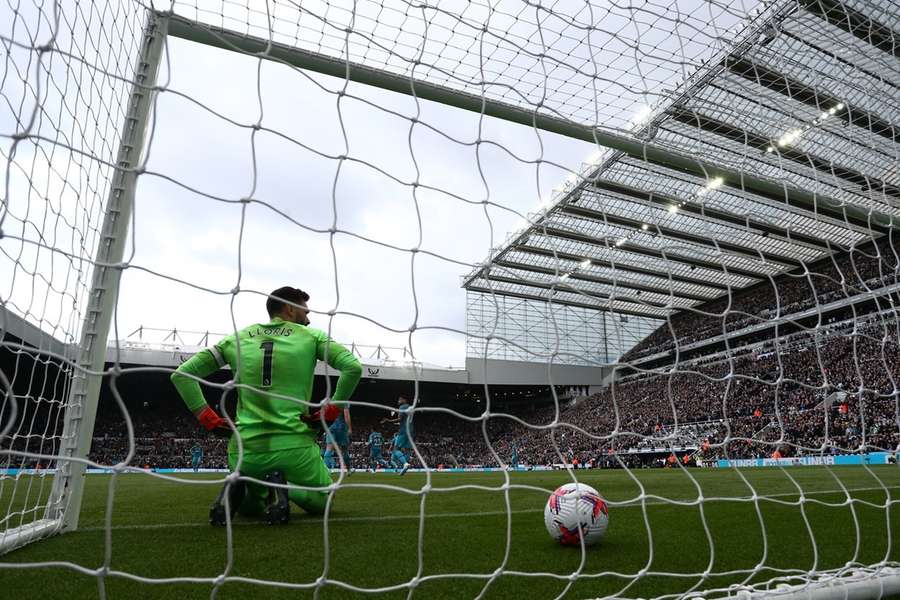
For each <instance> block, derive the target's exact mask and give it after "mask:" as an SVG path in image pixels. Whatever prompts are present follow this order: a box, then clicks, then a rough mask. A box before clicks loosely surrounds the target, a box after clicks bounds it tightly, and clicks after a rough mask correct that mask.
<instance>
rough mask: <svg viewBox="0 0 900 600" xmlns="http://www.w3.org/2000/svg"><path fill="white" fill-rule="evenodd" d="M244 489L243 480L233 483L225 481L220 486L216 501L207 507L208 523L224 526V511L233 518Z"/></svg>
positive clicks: (242, 497) (241, 499) (241, 500)
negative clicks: (226, 506)
mask: <svg viewBox="0 0 900 600" xmlns="http://www.w3.org/2000/svg"><path fill="white" fill-rule="evenodd" d="M245 489H246V488H245V487H244V482H243V481H238V482H235V483H231V482H226V483H225V485H224V486H222V489H221V491H219V495H218V496H217V497H216V501H215V502H213V505H212V506H211V507H210V509H209V524H210V525H216V526H219V527H224V526H225V524H226V522H227V520H226V519H227V517H226V512H227V513H229V516H230V517H231V518H232V519H234V515H235V514H236V513H237V509H238V507H239V506H240V505H241V502H243V501H244V491H245ZM226 494H228V509H227V511H226V508H225V495H226Z"/></svg>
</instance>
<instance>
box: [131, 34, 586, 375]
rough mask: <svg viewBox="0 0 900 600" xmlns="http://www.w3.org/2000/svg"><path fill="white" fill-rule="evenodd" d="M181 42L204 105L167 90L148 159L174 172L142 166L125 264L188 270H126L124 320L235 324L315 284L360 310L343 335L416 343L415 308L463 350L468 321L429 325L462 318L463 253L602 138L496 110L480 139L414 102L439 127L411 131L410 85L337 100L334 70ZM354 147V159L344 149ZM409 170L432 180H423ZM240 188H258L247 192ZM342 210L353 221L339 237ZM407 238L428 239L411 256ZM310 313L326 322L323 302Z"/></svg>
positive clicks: (434, 337) (177, 55) (185, 69)
mask: <svg viewBox="0 0 900 600" xmlns="http://www.w3.org/2000/svg"><path fill="white" fill-rule="evenodd" d="M169 50H170V56H171V63H170V64H171V72H170V73H171V79H170V83H169V87H170V89H172V90H177V91H178V92H180V93H183V94H185V95H187V96H190V97H191V98H192V99H193V100H195V101H196V102H197V103H199V104H202V105H203V106H202V107H201V106H199V104H195V103H193V102H191V101H188V100H186V99H185V98H183V97H181V96H178V95H176V94H162V95H161V96H160V97H159V101H158V111H157V119H156V127H155V131H154V136H153V143H152V146H151V149H150V158H149V161H148V164H147V168H148V170H149V171H155V172H160V173H165V174H166V175H167V176H168V177H171V178H172V179H173V180H175V181H177V182H178V184H180V185H178V184H175V183H172V182H170V181H166V180H165V179H162V178H159V177H153V176H144V177H141V179H140V184H139V188H138V191H137V201H136V207H135V216H136V219H135V223H136V231H135V235H134V255H133V257H132V258H131V263H132V264H133V265H135V266H138V267H141V268H144V269H149V270H151V271H154V272H156V273H159V274H161V275H165V276H166V277H168V278H172V279H174V280H181V281H171V280H166V279H161V278H160V277H159V276H156V275H151V274H149V273H147V272H145V271H141V270H137V269H132V270H129V271H127V272H126V274H125V277H124V279H123V282H122V289H121V294H120V301H119V307H118V319H119V323H120V326H121V327H122V329H123V330H125V329H130V328H134V327H136V326H137V325H138V324H144V325H147V326H152V327H162V328H167V327H178V328H179V329H191V330H199V331H205V330H211V331H229V330H231V329H232V328H233V326H234V325H232V320H231V315H232V314H233V315H234V323H235V324H236V325H237V326H238V327H242V326H243V325H245V324H249V323H252V322H256V321H258V320H260V319H263V318H264V317H265V312H264V297H263V296H260V295H259V293H260V292H268V291H270V290H271V289H274V288H276V287H279V286H281V285H286V284H287V285H296V286H298V287H301V288H302V289H304V290H306V291H308V292H309V293H310V295H311V296H312V298H311V300H310V306H311V307H312V308H313V309H314V310H315V311H319V312H328V311H330V310H332V309H336V310H338V311H340V312H341V313H349V314H341V315H338V316H336V317H335V318H334V319H333V320H332V321H331V323H330V326H331V330H332V335H333V337H334V338H335V339H338V340H341V341H348V342H349V341H355V342H357V343H362V344H385V345H388V346H409V344H410V340H409V333H408V330H409V329H410V328H411V327H412V326H413V325H414V324H415V327H416V329H417V331H416V332H415V334H413V337H412V341H411V343H412V347H413V349H414V351H415V354H416V356H417V357H418V358H419V359H420V360H424V361H427V362H432V363H436V364H444V365H450V364H453V365H461V364H462V362H463V360H464V338H463V336H462V335H461V334H460V333H452V332H448V331H443V330H429V329H427V328H428V327H443V328H448V329H452V330H456V331H457V332H461V331H464V330H465V292H464V291H463V290H462V289H461V288H460V276H461V275H463V274H464V273H466V272H467V271H468V270H469V267H468V266H467V265H468V264H471V263H474V262H475V261H478V260H480V259H483V258H484V257H485V256H486V254H487V252H488V249H489V248H490V247H491V245H492V244H494V245H496V244H498V243H500V242H501V241H502V240H503V239H504V238H505V236H506V233H507V232H508V231H511V230H512V229H515V228H516V227H518V226H519V225H520V224H521V221H522V218H523V217H524V216H525V214H526V213H527V212H529V211H532V210H534V209H535V208H537V207H538V206H539V204H540V202H541V198H542V197H544V198H546V197H548V196H549V195H550V194H551V190H552V188H553V187H554V186H557V185H559V184H560V183H561V182H562V181H563V180H564V179H565V178H566V177H567V175H568V172H566V171H564V170H561V169H559V168H557V167H555V166H552V165H550V164H548V162H547V161H549V162H555V163H557V164H560V165H574V166H575V167H580V164H581V161H582V160H583V159H584V158H585V157H587V156H588V154H590V152H591V150H592V148H591V147H590V145H589V144H586V143H583V142H577V141H574V140H570V139H567V138H562V137H560V136H555V135H551V134H547V133H538V132H536V131H535V130H533V129H530V128H527V127H522V126H518V125H513V124H509V123H506V122H502V121H498V120H495V119H490V118H485V119H484V120H483V121H482V122H481V127H482V134H481V137H482V138H483V139H485V140H490V143H485V144H482V145H480V147H479V148H478V149H477V150H476V148H475V145H474V144H473V142H474V140H475V139H477V137H478V128H479V118H478V115H475V114H472V113H466V112H463V111H459V110H454V109H450V108H447V107H443V106H441V105H438V104H434V103H430V102H427V101H420V102H419V103H418V109H419V110H420V111H421V116H420V119H421V121H423V122H427V123H428V124H430V125H431V126H433V127H434V128H435V129H437V130H439V131H440V132H442V133H438V132H436V131H433V130H431V129H429V128H427V127H425V126H422V125H418V126H415V127H413V128H412V131H411V130H410V125H411V122H410V121H409V119H408V117H409V116H412V115H414V114H416V110H417V106H416V103H415V101H413V100H412V99H411V98H410V97H407V96H402V95H398V94H393V93H390V92H384V91H380V90H374V89H371V88H366V87H364V86H358V85H351V86H350V88H349V91H351V92H352V93H353V94H354V95H358V96H360V97H363V98H366V99H368V100H370V101H371V102H372V103H374V104H376V105H377V106H378V107H379V108H374V107H373V106H369V105H366V104H364V103H362V102H360V101H358V100H353V99H348V98H346V97H345V98H344V99H343V100H342V101H341V102H340V105H339V104H338V101H337V99H338V97H337V95H336V94H335V93H334V90H336V89H340V88H341V87H342V86H343V83H344V82H343V81H341V80H338V79H334V78H328V77H325V76H315V77H313V76H309V75H301V74H298V72H296V71H293V70H291V69H289V68H287V67H284V66H281V65H276V64H273V63H270V62H264V63H263V64H262V65H260V64H259V61H258V60H256V59H252V58H249V57H245V56H242V55H239V54H235V53H227V52H223V51H219V50H214V49H210V48H204V47H201V46H197V45H194V44H190V43H188V42H182V41H178V40H172V41H170V44H169ZM163 77H165V74H163ZM257 88H258V89H259V91H260V96H261V98H262V104H261V106H260V104H259V102H258V98H257ZM204 107H205V108H204ZM211 111H214V112H216V113H219V114H220V115H222V116H223V117H227V118H229V119H231V120H233V121H236V122H239V123H245V124H250V123H255V122H257V121H260V120H261V123H262V125H263V126H265V127H266V128H267V129H271V130H274V131H277V132H279V134H282V135H276V134H273V133H269V132H263V131H258V132H257V133H256V134H255V135H252V131H253V130H252V129H250V128H241V127H237V126H234V125H231V124H228V123H227V122H225V121H224V120H223V119H222V118H220V117H218V116H216V115H214V114H212V112H211ZM387 111H394V112H396V113H398V114H400V115H403V117H400V116H395V115H392V114H389V113H388V112H387ZM260 116H261V117H262V118H261V119H260ZM442 134H443V135H442ZM344 136H346V148H345V145H344V144H345V142H344ZM445 136H447V137H445ZM448 137H452V138H455V139H456V140H458V141H451V140H450V139H448ZM286 138H291V141H289V140H288V139H286ZM460 142H463V143H460ZM303 146H306V148H304V147H303ZM345 152H346V154H347V156H349V157H351V158H352V160H346V161H339V160H336V159H334V158H332V157H333V156H338V155H341V154H344V153H345ZM541 157H542V158H543V162H537V161H538V160H539V159H540V158H541ZM254 172H255V181H254ZM413 181H418V182H419V183H420V184H422V185H423V186H429V187H430V188H434V189H422V187H419V188H415V189H414V187H413V186H411V185H409V184H410V183H411V182H413ZM400 182H403V183H400ZM186 187H189V188H193V189H195V190H199V191H202V192H203V193H204V194H208V195H209V196H213V197H216V198H220V199H210V198H208V197H203V196H201V195H199V194H196V193H193V192H191V191H189V190H187V189H186ZM435 190H441V191H435ZM245 197H252V198H253V199H254V200H259V201H260V203H251V204H248V205H243V204H241V203H240V202H239V200H240V199H241V198H245ZM484 200H489V201H490V202H491V203H493V204H495V205H499V206H493V205H488V206H485V205H484V204H482V201H484ZM262 203H265V204H266V205H268V206H265V205H263V204H262ZM501 206H502V207H503V208H500V207H501ZM244 210H246V212H245V214H244V215H243V220H242V212H243V211H244ZM332 225H334V226H336V227H337V228H338V229H340V230H342V233H338V234H335V235H334V236H331V235H330V234H329V233H328V232H327V230H328V229H329V228H331V227H332ZM388 245H389V246H393V248H389V247H387V246H388ZM412 248H419V249H421V250H422V251H423V252H419V253H416V254H415V256H414V254H413V253H412V252H410V251H409V249H412ZM239 250H240V260H239ZM424 251H427V253H426V252H424ZM239 266H240V274H239ZM181 282H190V283H191V284H193V285H196V286H201V287H204V288H207V289H209V290H215V291H216V292H218V295H217V294H214V293H210V292H205V291H198V290H196V289H193V288H191V287H189V286H188V285H185V284H183V283H181ZM238 285H239V286H240V289H241V290H246V292H242V293H240V294H238V295H237V296H236V297H234V298H233V299H234V304H233V307H232V305H231V303H232V296H231V295H230V294H228V292H229V291H230V290H232V289H234V288H235V287H237V286H238ZM254 292H255V293H254ZM312 320H313V322H314V324H315V325H316V326H318V327H321V328H325V329H327V328H328V327H329V319H328V316H327V315H324V314H314V315H313V317H312ZM397 331H400V332H401V333H397Z"/></svg>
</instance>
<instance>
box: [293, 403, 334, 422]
mask: <svg viewBox="0 0 900 600" xmlns="http://www.w3.org/2000/svg"><path fill="white" fill-rule="evenodd" d="M339 416H341V409H340V408H338V407H337V406H335V405H334V404H332V403H330V402H329V403H327V404H325V405H324V406H322V408H320V409H319V410H317V411H316V412H314V413H310V414H308V415H303V416H302V417H300V419H301V420H302V421H304V422H305V423H306V424H307V425H310V426H312V427H321V426H322V419H323V418H324V419H325V424H326V425H331V424H332V423H334V421H335V419H337V418H338V417H339Z"/></svg>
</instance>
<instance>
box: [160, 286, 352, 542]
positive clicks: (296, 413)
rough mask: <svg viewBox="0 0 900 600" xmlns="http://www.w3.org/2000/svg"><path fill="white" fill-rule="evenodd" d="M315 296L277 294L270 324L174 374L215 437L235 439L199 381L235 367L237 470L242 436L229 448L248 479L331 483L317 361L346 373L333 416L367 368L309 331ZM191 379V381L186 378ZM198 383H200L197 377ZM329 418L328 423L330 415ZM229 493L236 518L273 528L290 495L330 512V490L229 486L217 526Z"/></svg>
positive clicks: (292, 291)
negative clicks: (316, 393) (319, 438)
mask: <svg viewBox="0 0 900 600" xmlns="http://www.w3.org/2000/svg"><path fill="white" fill-rule="evenodd" d="M308 300H309V294H307V293H306V292H304V291H302V290H299V289H297V288H292V287H282V288H279V289H277V290H275V291H273V292H272V293H271V294H270V295H269V297H268V299H267V300H266V310H267V311H268V313H269V322H268V323H258V324H254V325H250V326H249V327H245V328H244V329H242V330H240V331H238V332H237V334H236V335H230V336H228V337H226V338H225V339H223V340H222V341H220V342H218V343H217V344H215V345H214V346H211V347H209V348H206V349H205V350H202V351H201V352H198V353H197V354H195V355H194V356H193V357H191V358H190V360H188V361H187V362H185V363H183V364H182V365H181V366H180V367H178V369H177V370H176V371H175V372H174V373H172V383H173V384H174V385H175V387H176V388H177V390H178V393H179V394H180V395H181V398H182V399H183V400H184V403H185V404H186V405H187V406H188V408H189V409H190V410H191V411H192V412H193V413H194V416H195V417H196V418H197V420H198V421H200V424H201V425H203V427H205V428H206V429H207V430H208V431H218V432H224V433H228V432H229V428H228V422H227V421H226V420H225V419H223V418H222V417H220V416H219V415H218V414H217V413H216V411H214V410H213V409H212V408H211V407H210V406H209V405H208V404H207V403H206V400H205V399H204V398H203V393H202V392H201V390H200V384H199V383H198V379H202V378H204V377H207V376H208V375H211V374H212V373H214V372H215V371H217V370H218V369H219V368H221V367H223V366H225V365H229V366H230V367H231V370H232V373H234V379H233V381H234V382H235V383H236V384H238V387H237V389H238V403H237V415H236V418H235V423H236V425H237V433H238V435H239V436H240V438H241V442H242V444H243V449H244V454H243V457H242V460H241V462H240V464H238V445H237V436H232V437H231V441H230V442H229V444H228V466H229V468H230V469H231V470H232V471H234V470H239V471H240V473H241V475H244V476H249V477H253V478H255V479H260V480H265V481H266V482H267V483H273V484H283V483H285V482H287V483H291V484H294V485H300V486H308V487H322V488H324V487H327V486H329V485H331V475H330V474H329V472H328V469H327V468H326V467H325V464H324V462H323V461H322V457H321V456H320V454H319V446H318V444H317V443H316V434H317V433H318V432H317V430H316V426H317V424H318V423H320V422H321V421H319V412H316V413H315V414H314V415H310V414H309V412H310V411H309V406H308V404H307V402H308V401H309V400H310V399H311V397H312V388H313V376H314V372H315V367H316V361H318V360H323V361H326V362H327V363H328V364H329V365H331V366H332V367H333V368H335V369H337V370H338V371H340V372H341V375H340V378H339V379H338V381H337V385H336V386H335V388H334V390H333V393H332V401H333V402H334V404H329V405H326V408H329V409H330V410H325V411H322V412H323V413H326V414H334V415H335V416H336V414H337V413H338V412H339V411H338V410H336V409H339V408H343V407H344V406H345V405H346V401H347V400H349V399H350V396H351V394H352V393H353V390H354V389H355V388H356V384H357V383H359V378H360V376H361V375H362V367H361V365H360V363H359V360H357V359H356V357H355V356H353V354H352V353H351V352H350V351H349V350H347V349H346V348H344V347H343V346H341V345H340V344H338V343H337V342H335V341H333V340H331V339H329V337H328V335H327V334H326V333H325V332H323V331H320V330H318V329H312V328H310V327H307V326H308V325H309V317H308V314H309V309H308V308H307V305H306V302H307V301H308ZM186 375H191V376H193V378H192V377H187V376H186ZM195 378H196V379H195ZM326 418H327V417H326ZM226 493H227V494H229V500H230V505H231V510H232V514H233V513H234V512H235V511H237V512H238V513H240V514H241V515H244V516H260V515H263V514H265V516H266V518H267V520H268V521H269V522H270V523H281V522H286V521H287V520H288V515H289V513H290V506H289V505H288V501H287V500H288V497H289V498H290V500H291V501H293V502H294V503H295V504H297V505H298V506H300V507H301V508H302V509H303V510H305V511H307V512H310V513H316V514H320V513H322V512H324V510H325V503H326V501H327V496H328V494H327V492H326V491H324V490H321V491H320V490H300V489H291V490H290V491H289V492H288V493H285V488H278V487H271V488H269V489H267V488H266V486H262V485H259V484H247V485H243V484H240V483H238V484H236V485H233V484H226V486H225V489H223V491H222V494H220V495H219V498H218V499H217V500H216V503H215V504H214V505H213V507H212V509H211V510H210V522H211V523H213V524H216V525H223V524H224V523H225V513H224V496H225V494H226Z"/></svg>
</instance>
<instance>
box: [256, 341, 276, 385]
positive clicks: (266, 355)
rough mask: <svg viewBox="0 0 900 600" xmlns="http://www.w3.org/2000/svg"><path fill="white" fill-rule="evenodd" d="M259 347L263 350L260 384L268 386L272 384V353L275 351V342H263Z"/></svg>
mask: <svg viewBox="0 0 900 600" xmlns="http://www.w3.org/2000/svg"><path fill="white" fill-rule="evenodd" d="M259 347H260V349H262V351H263V364H262V384H263V386H265V387H269V386H270V385H272V355H273V354H274V353H275V342H263V343H262V344H260V345H259Z"/></svg>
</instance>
